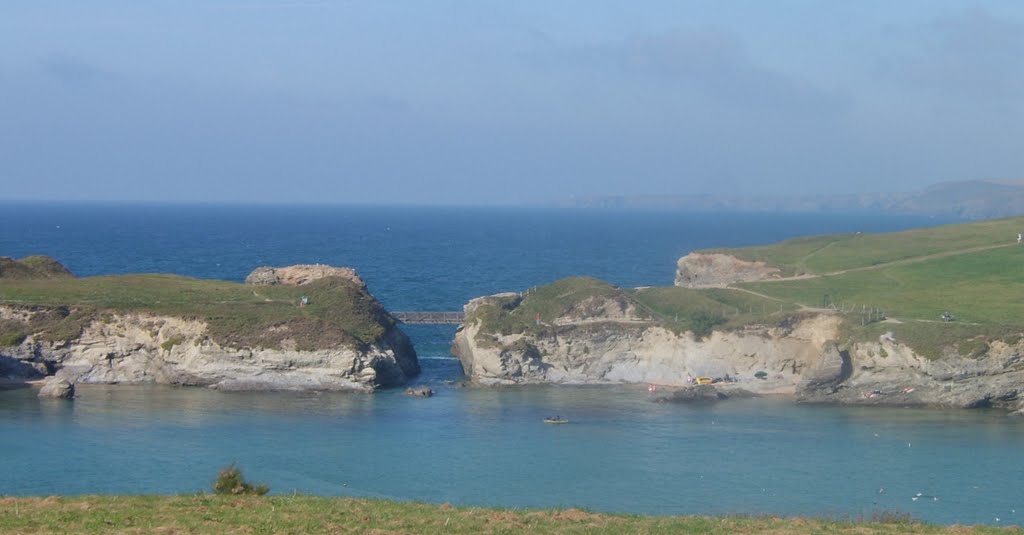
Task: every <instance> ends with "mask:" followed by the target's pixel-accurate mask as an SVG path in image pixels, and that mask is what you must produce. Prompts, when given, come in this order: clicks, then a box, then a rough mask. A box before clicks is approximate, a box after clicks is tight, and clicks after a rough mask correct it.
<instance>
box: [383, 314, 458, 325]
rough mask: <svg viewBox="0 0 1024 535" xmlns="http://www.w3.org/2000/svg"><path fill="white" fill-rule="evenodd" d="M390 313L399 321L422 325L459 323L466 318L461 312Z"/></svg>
mask: <svg viewBox="0 0 1024 535" xmlns="http://www.w3.org/2000/svg"><path fill="white" fill-rule="evenodd" d="M391 315H392V316H394V317H395V319H396V320H398V321H399V322H401V323H410V324H414V323H418V324H424V325H459V324H461V323H462V321H463V320H465V319H466V315H465V314H464V313H462V312H438V311H429V312H392V313H391Z"/></svg>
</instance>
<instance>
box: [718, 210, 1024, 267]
mask: <svg viewBox="0 0 1024 535" xmlns="http://www.w3.org/2000/svg"><path fill="white" fill-rule="evenodd" d="M1018 232H1024V218H1021V217H1016V218H1009V219H998V220H994V221H982V222H978V223H964V224H957V225H945V226H939V227H931V228H924V229H915V230H908V231H903V232H892V233H884V234H861V233H850V234H831V235H824V236H809V237H804V238H795V239H792V240H786V241H783V242H780V243H777V244H772V245H765V246H758V247H745V248H741V249H709V250H707V251H702V252H711V253H725V254H729V255H732V256H735V257H737V258H740V259H743V260H749V261H761V262H764V263H766V264H768V265H770V266H773V267H777V268H779V269H780V270H781V271H782V273H783V275H787V276H789V275H800V274H812V275H824V274H828V273H833V272H837V271H842V270H850V269H863V268H869V267H872V266H878V265H883V264H888V263H892V262H897V261H908V260H914V259H919V258H922V257H929V256H933V255H943V254H950V253H955V252H963V251H970V250H975V249H984V248H988V247H995V246H1003V245H1012V244H1014V243H1015V241H1016V239H1017V233H1018Z"/></svg>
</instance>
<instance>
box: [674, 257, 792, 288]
mask: <svg viewBox="0 0 1024 535" xmlns="http://www.w3.org/2000/svg"><path fill="white" fill-rule="evenodd" d="M777 276H779V270H778V269H777V268H774V267H771V266H769V265H767V264H765V263H764V262H749V261H746V260H740V259H739V258H736V257H734V256H731V255H727V254H721V253H690V254H688V255H686V256H684V257H682V258H680V259H679V262H678V263H677V265H676V286H684V287H687V288H713V287H720V286H727V285H729V284H732V283H736V282H752V281H759V280H763V279H767V278H772V277H777Z"/></svg>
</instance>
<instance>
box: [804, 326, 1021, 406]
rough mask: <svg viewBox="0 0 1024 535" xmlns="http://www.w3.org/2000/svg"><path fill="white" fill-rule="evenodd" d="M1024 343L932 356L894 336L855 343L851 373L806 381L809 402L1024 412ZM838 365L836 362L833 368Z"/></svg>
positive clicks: (847, 353)
mask: <svg viewBox="0 0 1024 535" xmlns="http://www.w3.org/2000/svg"><path fill="white" fill-rule="evenodd" d="M1022 352H1024V343H1022V342H1017V343H1016V344H1013V345H1011V344H1007V343H1004V342H993V343H992V344H991V347H990V349H989V351H988V352H987V354H986V355H984V356H982V357H981V358H971V357H961V356H956V355H946V356H944V357H942V358H939V359H928V358H925V357H923V356H921V355H918V354H917V353H915V352H914V350H913V349H912V348H911V347H910V346H908V345H906V344H903V343H900V342H899V341H897V340H896V339H893V338H891V337H885V336H883V337H881V338H880V339H879V340H878V341H877V342H861V343H856V344H851V345H850V347H849V349H847V350H846V351H844V352H843V353H844V355H843V357H842V358H843V359H845V360H847V361H848V363H849V364H848V366H849V368H848V372H847V376H844V377H838V378H837V380H833V381H831V382H829V381H819V382H817V383H814V382H809V383H808V384H804V385H801V388H800V390H799V392H798V398H799V399H800V400H801V401H804V402H823V403H845V404H858V405H898V406H949V407H963V408H983V407H997V408H1004V409H1010V410H1015V411H1022V413H1024V396H1022V394H1024V359H1022V357H1021V355H1022ZM833 369H834V368H833Z"/></svg>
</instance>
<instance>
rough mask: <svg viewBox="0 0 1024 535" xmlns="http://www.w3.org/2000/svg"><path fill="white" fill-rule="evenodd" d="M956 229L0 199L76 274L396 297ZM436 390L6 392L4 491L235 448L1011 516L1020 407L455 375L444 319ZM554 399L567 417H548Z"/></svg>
mask: <svg viewBox="0 0 1024 535" xmlns="http://www.w3.org/2000/svg"><path fill="white" fill-rule="evenodd" d="M946 222H949V221H944V220H935V219H927V218H923V217H911V216H881V215H877V214H872V215H869V214H825V215H823V214H800V215H793V214H791V215H778V214H713V213H704V214H683V213H669V212H628V211H599V210H595V211H587V210H561V209H542V208H441V207H351V206H232V205H134V204H75V203H68V204H46V203H11V202H7V203H0V255H5V256H15V257H19V256H24V255H28V254H38V253H42V254H48V255H51V256H54V257H55V258H57V259H58V260H60V261H61V262H63V263H64V264H65V265H67V266H68V267H69V268H70V269H71V270H72V271H74V272H75V273H76V274H77V275H79V276H91V275H100V274H110V273H128V272H171V273H178V274H183V275H188V276H194V277H203V278H221V279H229V280H237V281H241V280H242V279H243V278H244V277H245V275H246V274H247V273H248V272H249V271H250V270H251V269H252V268H254V267H256V266H259V265H288V264H295V263H313V262H320V263H327V264H333V265H345V266H351V267H354V268H356V269H357V270H358V272H359V273H360V275H361V276H362V277H363V278H364V279H365V280H366V282H367V284H368V286H369V288H370V290H371V291H372V292H373V293H374V294H375V295H376V296H377V297H378V298H379V299H380V300H381V301H382V302H383V303H384V305H385V306H386V307H388V308H389V309H391V310H458V309H460V308H461V306H462V305H463V304H464V303H465V302H466V301H467V300H469V299H470V298H472V297H476V296H479V295H485V294H490V293H495V292H500V291H510V290H522V289H525V288H529V287H531V286H535V285H538V284H544V283H547V282H550V281H553V280H556V279H558V278H561V277H565V276H569V275H592V276H595V277H599V278H602V279H606V280H608V281H611V282H613V283H615V284H617V285H620V286H647V285H669V284H671V283H672V280H673V277H674V269H675V261H676V259H678V258H679V257H680V256H682V255H684V254H686V253H687V252H689V251H691V250H694V249H699V248H707V247H733V246H742V245H753V244H763V243H770V242H774V241H777V240H781V239H785V238H788V237H794V236H802V235H807V234H821V233H830V232H855V231H860V232H884V231H893V230H900V229H906V228H913V227H920V226H929V225H935V224H940V223H946ZM405 329H406V332H407V333H409V334H410V336H411V337H412V339H413V341H414V343H415V344H416V348H417V351H418V352H419V355H420V358H421V359H422V361H421V363H422V365H423V368H424V373H423V374H422V375H421V376H420V377H419V378H418V379H417V382H418V383H422V384H427V385H430V386H431V387H432V388H434V389H435V390H436V391H437V395H436V396H435V397H433V398H429V399H418V398H410V397H407V396H405V395H403V394H402V392H401V391H400V390H391V391H383V392H378V393H376V394H373V395H366V394H352V393H224V392H218V391H212V390H208V389H202V388H173V387H162V386H127V385H117V386H100V385H81V386H80V387H79V392H78V397H77V398H76V400H75V401H74V402H70V403H69V402H55V401H42V400H38V399H36V398H35V397H34V392H33V391H32V390H29V389H16V390H7V391H0V452H2V454H0V474H2V477H0V495H49V494H83V493H100V494H116V493H192V492H196V491H200V490H208V489H209V487H210V483H211V481H212V478H213V477H214V475H215V474H216V471H217V469H218V468H220V467H222V466H224V465H226V464H228V463H230V462H237V463H238V464H239V465H240V466H242V467H243V469H244V470H245V471H246V473H247V475H248V476H250V477H251V478H252V479H255V480H258V481H262V482H266V483H268V484H269V485H270V486H271V488H272V491H273V492H276V493H291V492H302V493H312V494H322V495H345V496H371V497H383V498H392V499H398V500H418V501H427V502H434V503H444V502H448V503H452V504H460V505H487V506H500V507H568V506H574V507H585V508H589V509H593V510H598V511H608V512H629V513H648V514H658V515H672V514H712V513H741V514H774V515H814V516H831V517H853V518H857V517H870V516H871V515H872V514H873V513H875V512H878V511H902V512H907V513H910V514H911V515H913V516H914V517H915V518H918V519H922V520H928V521H932V522H938V523H962V524H974V523H986V524H997V525H1001V524H1017V523H1020V520H1019V519H1020V517H1019V516H1018V513H1017V512H1016V511H1017V510H1020V515H1024V493H1021V492H1020V491H1019V482H1020V481H1021V480H1022V478H1024V463H1021V462H1020V459H1021V455H1020V452H1021V451H1022V450H1024V422H1021V421H1019V420H1015V419H1013V418H1010V417H1007V416H1006V415H1005V414H1003V413H1001V412H997V411H938V410H921V409H893V408H887V409H885V408H882V409H880V408H851V407H821V406H800V405H795V404H794V403H792V402H791V401H789V400H786V399H753V400H738V401H735V402H728V403H721V404H718V405H715V406H711V407H690V406H678V405H666V404H657V403H653V402H652V401H651V397H650V394H648V392H647V391H646V388H644V387H642V386H620V387H565V386H557V387H556V386H552V387H543V386H531V387H521V388H475V387H468V388H462V387H459V386H458V385H457V384H451V383H452V382H453V381H458V380H460V379H462V371H461V368H460V366H459V364H458V361H457V360H454V359H453V358H452V357H451V355H450V354H449V344H450V342H451V339H452V336H453V335H454V328H453V327H451V326H406V327H405ZM553 413H558V414H561V415H563V416H565V417H568V418H569V419H571V420H572V423H571V424H570V425H563V426H548V425H544V424H543V423H542V421H541V420H542V418H543V417H544V416H547V415H549V414H553Z"/></svg>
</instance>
